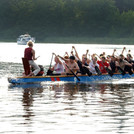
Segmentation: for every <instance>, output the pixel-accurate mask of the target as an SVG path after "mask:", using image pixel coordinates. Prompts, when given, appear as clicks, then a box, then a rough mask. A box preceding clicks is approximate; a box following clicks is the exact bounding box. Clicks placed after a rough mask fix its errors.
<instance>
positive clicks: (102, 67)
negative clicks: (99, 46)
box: [97, 61, 109, 73]
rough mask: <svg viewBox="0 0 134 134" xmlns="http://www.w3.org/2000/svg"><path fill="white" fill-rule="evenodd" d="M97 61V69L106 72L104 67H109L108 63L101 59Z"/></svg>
mask: <svg viewBox="0 0 134 134" xmlns="http://www.w3.org/2000/svg"><path fill="white" fill-rule="evenodd" d="M97 63H98V64H99V69H100V71H101V72H102V73H107V71H106V69H105V68H106V67H109V64H108V63H107V62H104V63H103V62H102V61H97Z"/></svg>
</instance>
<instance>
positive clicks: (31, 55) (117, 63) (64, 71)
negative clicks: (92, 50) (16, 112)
mask: <svg viewBox="0 0 134 134" xmlns="http://www.w3.org/2000/svg"><path fill="white" fill-rule="evenodd" d="M27 44H28V48H26V49H25V52H24V58H26V59H27V60H28V62H29V65H30V66H31V68H32V69H31V73H30V74H29V75H28V76H40V75H43V74H44V70H43V67H42V66H38V65H37V64H36V63H35V62H34V61H35V60H37V58H35V50H34V49H33V42H31V41H29V42H28V43H27ZM125 49H126V48H125V47H124V48H123V50H122V53H121V54H120V55H118V56H117V55H115V53H116V49H114V50H113V53H112V55H107V56H106V54H105V52H103V53H102V54H100V55H97V54H92V55H89V51H88V50H87V51H86V53H85V54H83V55H82V58H80V57H79V54H78V52H77V50H76V48H75V47H74V46H72V51H71V54H70V55H69V54H68V53H67V52H66V53H65V55H64V56H63V57H62V56H59V55H56V54H55V53H53V54H52V59H51V61H52V60H53V57H54V61H55V64H54V66H51V63H50V67H49V69H48V71H47V75H88V76H89V77H90V76H91V75H93V74H96V75H102V74H106V73H108V74H109V75H110V76H113V75H114V73H121V74H122V75H125V74H126V73H129V74H130V75H132V74H133V71H134V60H133V57H132V55H131V50H129V51H128V53H127V55H126V56H124V51H125Z"/></svg>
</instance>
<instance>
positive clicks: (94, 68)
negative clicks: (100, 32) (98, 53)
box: [89, 56, 102, 75]
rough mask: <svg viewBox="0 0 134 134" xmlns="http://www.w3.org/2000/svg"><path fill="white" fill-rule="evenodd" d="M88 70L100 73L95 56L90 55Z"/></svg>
mask: <svg viewBox="0 0 134 134" xmlns="http://www.w3.org/2000/svg"><path fill="white" fill-rule="evenodd" d="M89 67H90V72H91V73H92V74H98V75H101V74H102V73H101V72H100V70H99V64H98V63H97V57H94V56H93V57H92V60H91V62H90V63H89Z"/></svg>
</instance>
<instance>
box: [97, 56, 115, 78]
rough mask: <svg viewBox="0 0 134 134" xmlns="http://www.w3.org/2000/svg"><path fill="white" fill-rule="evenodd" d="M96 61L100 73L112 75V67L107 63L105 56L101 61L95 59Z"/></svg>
mask: <svg viewBox="0 0 134 134" xmlns="http://www.w3.org/2000/svg"><path fill="white" fill-rule="evenodd" d="M97 63H98V64H99V69H100V71H101V73H102V74H103V73H108V74H109V75H110V76H112V75H113V73H112V69H111V67H110V65H109V63H107V62H106V58H105V57H102V58H101V61H97Z"/></svg>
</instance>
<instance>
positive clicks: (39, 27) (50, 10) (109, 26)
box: [0, 0, 134, 42]
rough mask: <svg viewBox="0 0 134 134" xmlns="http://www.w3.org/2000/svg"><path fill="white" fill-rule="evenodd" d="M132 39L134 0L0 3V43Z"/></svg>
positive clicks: (12, 0) (9, 0) (14, 0)
mask: <svg viewBox="0 0 134 134" xmlns="http://www.w3.org/2000/svg"><path fill="white" fill-rule="evenodd" d="M26 32H28V33H29V34H31V35H32V36H35V37H36V38H37V40H38V41H39V42H42V41H45V39H46V38H47V37H78V38H79V37H87V38H94V37H114V38H124V37H125V38H129V37H133V36H134V0H0V40H16V38H17V37H18V36H19V35H20V34H23V33H26Z"/></svg>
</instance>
